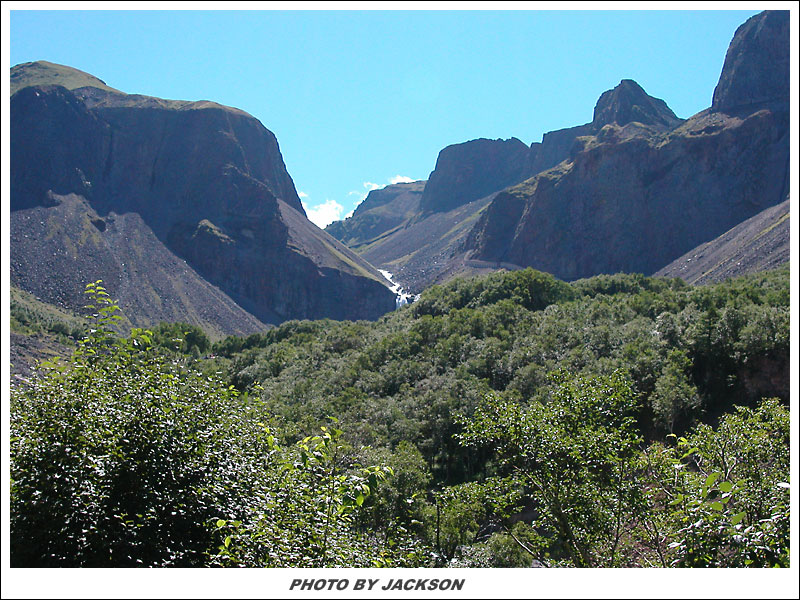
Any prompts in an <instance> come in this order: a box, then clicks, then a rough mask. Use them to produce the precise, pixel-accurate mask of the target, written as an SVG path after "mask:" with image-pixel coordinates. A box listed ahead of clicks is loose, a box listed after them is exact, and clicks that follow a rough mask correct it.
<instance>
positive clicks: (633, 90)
mask: <svg viewBox="0 0 800 600" xmlns="http://www.w3.org/2000/svg"><path fill="white" fill-rule="evenodd" d="M634 121H636V122H638V123H641V124H643V125H649V126H651V127H655V128H658V129H672V128H673V127H675V126H676V125H678V124H679V123H680V122H681V119H679V118H678V117H676V116H675V113H673V112H672V111H671V110H670V108H669V107H668V106H667V103H666V102H664V101H663V100H660V99H659V98H653V97H652V96H650V95H648V94H647V92H645V91H644V90H643V89H642V87H641V86H640V85H639V84H638V83H636V82H635V81H633V80H632V79H623V80H622V81H620V83H619V85H618V86H617V87H615V88H614V89H612V90H608V91H607V92H603V94H602V95H601V96H600V99H599V100H598V101H597V105H596V106H595V107H594V119H592V129H594V130H595V131H599V130H600V129H601V128H602V127H603V126H604V125H610V124H612V123H616V124H617V125H620V126H624V125H627V124H628V123H631V122H634Z"/></svg>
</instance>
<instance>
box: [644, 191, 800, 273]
mask: <svg viewBox="0 0 800 600" xmlns="http://www.w3.org/2000/svg"><path fill="white" fill-rule="evenodd" d="M789 229H790V228H789V200H788V199H787V200H784V201H783V202H781V203H780V204H778V205H777V206H773V207H770V208H767V209H765V210H762V211H761V212H760V213H758V214H757V215H755V216H754V217H750V218H749V219H747V220H746V221H744V222H743V223H740V224H739V225H737V226H736V227H734V228H733V229H730V230H728V231H726V232H725V233H723V234H722V235H721V236H719V237H718V238H715V239H713V240H711V241H710V242H706V243H705V244H701V245H700V246H698V247H697V248H694V249H692V250H690V251H689V252H687V253H686V254H684V255H683V256H681V257H680V258H678V259H676V260H674V261H672V262H671V263H670V264H668V265H667V266H666V267H663V268H661V269H659V270H658V271H656V272H655V274H654V275H655V276H656V277H680V278H681V279H683V280H684V281H686V282H687V283H691V284H707V283H718V282H720V281H725V280H726V279H728V278H731V277H738V276H740V275H745V274H747V273H756V272H760V271H769V270H771V269H775V268H776V267H779V266H780V265H782V264H784V263H786V262H788V261H789V254H790V253H789Z"/></svg>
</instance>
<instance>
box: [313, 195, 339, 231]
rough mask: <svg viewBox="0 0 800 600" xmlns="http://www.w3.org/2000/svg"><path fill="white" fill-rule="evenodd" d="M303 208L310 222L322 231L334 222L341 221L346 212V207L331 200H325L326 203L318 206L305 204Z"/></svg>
mask: <svg viewBox="0 0 800 600" xmlns="http://www.w3.org/2000/svg"><path fill="white" fill-rule="evenodd" d="M303 208H304V209H305V211H306V214H307V215H308V220H309V221H311V222H312V223H314V225H316V226H317V227H319V228H320V229H324V228H325V227H327V226H328V225H330V224H331V223H333V222H334V221H338V220H340V219H341V218H342V211H343V210H344V206H342V205H341V204H339V203H338V202H336V200H331V199H328V200H325V202H323V203H322V204H317V205H316V206H309V205H308V204H307V203H305V202H303Z"/></svg>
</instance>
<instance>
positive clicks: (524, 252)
mask: <svg viewBox="0 0 800 600" xmlns="http://www.w3.org/2000/svg"><path fill="white" fill-rule="evenodd" d="M781 20H785V21H787V22H788V13H774V14H770V13H762V14H761V15H757V16H755V17H753V18H752V19H750V20H749V21H748V22H747V23H746V24H745V25H743V26H742V27H741V28H740V29H739V30H738V31H737V34H736V36H735V37H734V40H733V42H732V44H731V48H732V49H735V50H731V51H729V52H728V56H729V57H731V56H732V54H733V55H734V56H735V57H736V58H735V60H734V59H732V60H726V63H725V69H723V73H722V76H721V78H720V85H719V86H718V87H717V92H716V93H715V99H718V102H717V103H716V104H715V105H714V106H712V107H711V108H710V109H708V110H705V111H703V112H701V113H699V114H697V115H695V116H693V117H692V118H690V119H688V120H687V121H686V122H683V123H682V122H680V121H679V120H673V117H674V115H672V113H671V111H669V110H668V109H667V108H666V106H665V105H663V103H661V102H660V101H658V102H651V101H644V100H643V98H644V96H643V92H640V91H639V90H641V88H638V86H634V84H633V83H632V82H626V81H623V82H622V83H621V84H620V86H618V87H617V88H616V89H615V90H613V91H612V92H606V94H603V96H602V97H601V99H600V101H599V102H598V105H597V108H596V109H595V121H593V125H592V127H591V130H592V131H594V133H593V134H592V135H589V136H580V137H577V138H576V144H579V145H578V146H577V147H574V148H573V151H572V155H571V157H570V158H569V159H567V160H566V161H564V162H562V163H560V164H559V165H557V166H556V167H554V168H553V169H551V170H549V171H545V172H543V173H540V174H539V175H536V176H535V177H533V178H531V179H529V180H527V181H525V182H523V183H522V184H519V185H517V186H514V187H511V188H509V189H507V190H504V191H503V192H501V193H500V194H498V195H497V196H496V197H495V199H494V200H493V201H492V203H491V204H490V205H489V206H488V207H487V208H486V210H485V211H484V212H483V213H482V214H481V217H480V219H479V221H478V223H477V224H476V226H475V227H474V228H473V229H472V231H471V232H470V233H469V235H468V237H467V239H466V241H465V244H464V250H465V251H466V252H467V255H468V258H470V259H472V260H479V261H486V262H490V263H500V262H505V263H511V264H515V265H521V266H532V267H534V268H536V269H540V270H543V271H547V272H550V273H553V274H554V275H556V276H557V277H560V278H562V279H567V280H570V279H577V278H581V277H588V276H591V275H595V274H598V273H613V272H619V271H625V272H642V273H646V274H651V273H653V272H655V271H656V270H658V269H659V268H661V267H663V266H664V265H666V264H667V263H669V262H671V261H672V260H674V259H676V258H677V257H679V256H681V255H682V254H683V253H685V252H687V251H688V250H690V249H692V248H694V247H695V246H698V245H699V244H701V243H703V242H706V241H709V240H711V239H713V238H715V237H717V236H718V235H720V234H722V233H723V232H725V231H727V230H728V229H730V228H732V227H733V226H735V225H737V224H738V223H740V222H742V221H744V220H745V219H747V218H749V217H751V216H753V215H755V214H756V213H758V212H760V211H762V210H764V209H766V208H768V207H770V206H774V205H775V204H778V203H779V202H781V201H782V200H783V199H784V198H785V197H786V196H787V194H788V171H789V112H788V111H789V97H788V93H786V94H784V95H782V96H780V95H777V94H780V93H781V90H788V87H782V86H781V85H780V84H779V83H777V82H778V81H779V80H780V79H781V78H782V77H783V78H785V77H786V76H787V75H788V71H787V70H786V69H785V65H786V64H787V61H788V53H789V42H788V23H787V25H786V27H783V26H782V25H781V24H780V22H781ZM772 35H776V36H777V38H775V39H773V38H772V37H771V36H772ZM765 36H766V37H767V38H769V39H768V40H765V39H764V38H765ZM764 48H769V52H765V51H764ZM766 57H770V58H771V60H769V61H767V62H762V61H765V60H766ZM775 57H777V58H775ZM755 66H758V69H760V71H759V74H758V76H753V75H752V72H753V71H754V70H758V69H756V67H755ZM762 81H766V82H773V83H772V84H771V86H770V87H769V90H768V91H767V92H762V91H759V90H756V91H753V92H752V93H751V92H748V91H747V90H748V89H750V87H752V86H756V87H758V86H759V85H760V82H762ZM723 90H728V91H723ZM751 98H762V99H763V100H762V101H760V102H759V103H758V104H755V105H754V104H746V105H742V104H741V102H740V101H741V100H742V99H751ZM725 107H728V108H725ZM611 119H613V121H611ZM631 119H633V120H631ZM636 119H644V120H643V121H637V120H636ZM606 121H607V123H605V124H604V125H602V127H600V128H599V129H598V125H600V123H604V122H606ZM621 121H622V122H621Z"/></svg>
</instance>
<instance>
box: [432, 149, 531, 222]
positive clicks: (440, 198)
mask: <svg viewBox="0 0 800 600" xmlns="http://www.w3.org/2000/svg"><path fill="white" fill-rule="evenodd" d="M528 153H529V149H528V146H526V145H525V144H524V143H522V142H521V141H520V140H518V139H517V138H511V139H508V140H502V139H497V140H488V139H485V138H481V139H477V140H471V141H469V142H464V143H463V144H454V145H452V146H447V147H446V148H444V149H443V150H442V151H441V152H439V157H438V158H437V159H436V168H435V169H434V170H433V172H432V173H431V175H430V177H429V178H428V183H427V184H426V185H425V191H424V192H423V193H422V199H421V202H420V208H421V209H422V212H423V213H433V212H446V211H449V210H452V209H453V208H456V207H458V206H461V205H463V204H467V203H468V202H472V201H473V200H477V199H478V198H483V197H484V196H487V195H489V194H491V193H492V192H496V191H497V190H501V189H503V188H504V187H507V186H509V185H513V184H514V183H518V182H519V181H521V180H522V179H523V178H524V177H525V172H526V166H527V163H528Z"/></svg>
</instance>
